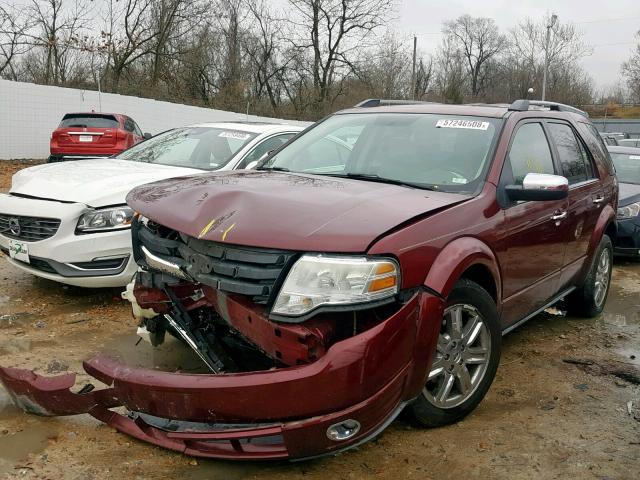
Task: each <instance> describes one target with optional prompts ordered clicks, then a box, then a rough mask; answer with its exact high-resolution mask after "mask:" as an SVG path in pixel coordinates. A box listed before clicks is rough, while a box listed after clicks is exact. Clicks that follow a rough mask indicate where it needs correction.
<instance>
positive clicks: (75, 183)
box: [10, 158, 201, 207]
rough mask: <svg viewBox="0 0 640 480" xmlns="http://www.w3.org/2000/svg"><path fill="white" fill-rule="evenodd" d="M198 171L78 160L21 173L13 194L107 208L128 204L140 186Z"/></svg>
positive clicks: (31, 168) (50, 164)
mask: <svg viewBox="0 0 640 480" xmlns="http://www.w3.org/2000/svg"><path fill="white" fill-rule="evenodd" d="M196 172H201V171H200V170H195V169H192V168H181V167H170V166H166V165H155V164H150V163H142V162H129V161H126V160H118V159H112V158H102V159H97V160H75V161H68V162H60V163H48V164H44V165H37V166H35V167H30V168H25V169H24V170H20V171H19V172H18V173H16V174H15V175H14V176H13V181H12V185H11V190H10V192H11V193H20V194H23V195H29V196H32V197H38V198H43V199H51V200H59V201H63V202H77V203H84V204H86V205H89V206H92V207H103V206H106V205H117V204H122V203H124V201H125V197H126V195H127V193H128V192H129V190H131V189H132V188H133V187H137V186H138V185H142V184H145V183H149V182H154V181H156V180H161V179H165V178H171V177H178V176H181V175H193V174H194V173H196Z"/></svg>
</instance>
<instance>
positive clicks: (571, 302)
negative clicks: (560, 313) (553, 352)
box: [565, 235, 613, 318]
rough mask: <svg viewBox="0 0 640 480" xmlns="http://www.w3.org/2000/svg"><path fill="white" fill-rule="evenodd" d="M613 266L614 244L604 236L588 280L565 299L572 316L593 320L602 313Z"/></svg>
mask: <svg viewBox="0 0 640 480" xmlns="http://www.w3.org/2000/svg"><path fill="white" fill-rule="evenodd" d="M612 266H613V244H612V243H611V239H610V238H609V237H608V236H607V235H603V236H602V240H600V245H598V249H597V250H596V254H595V256H594V258H593V263H592V265H591V269H590V270H589V273H588V274H587V278H586V279H585V281H584V283H583V284H582V285H581V286H580V287H579V288H577V289H576V290H574V291H573V292H571V293H570V294H569V295H567V298H566V299H565V300H566V304H567V309H568V311H569V312H570V313H571V314H574V315H579V316H583V317H589V318H592V317H597V316H598V315H600V314H601V313H602V310H604V305H605V303H607V296H608V295H609V287H610V286H611V271H612V270H613V269H612Z"/></svg>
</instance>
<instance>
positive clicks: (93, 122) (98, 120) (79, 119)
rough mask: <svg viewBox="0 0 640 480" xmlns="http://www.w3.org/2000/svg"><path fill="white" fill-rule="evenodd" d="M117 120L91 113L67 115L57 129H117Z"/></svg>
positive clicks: (112, 117)
mask: <svg viewBox="0 0 640 480" xmlns="http://www.w3.org/2000/svg"><path fill="white" fill-rule="evenodd" d="M119 126H120V125H119V124H118V120H116V117H114V116H113V115H100V114H93V113H68V114H66V115H65V116H64V117H63V118H62V121H61V122H60V125H59V126H58V128H118V127H119Z"/></svg>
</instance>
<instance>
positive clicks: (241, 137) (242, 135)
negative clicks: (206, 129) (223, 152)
mask: <svg viewBox="0 0 640 480" xmlns="http://www.w3.org/2000/svg"><path fill="white" fill-rule="evenodd" d="M218 136H219V137H222V138H235V139H237V140H246V139H247V138H249V137H250V136H251V135H250V134H248V133H242V132H232V131H230V130H226V131H224V132H220V133H219V134H218Z"/></svg>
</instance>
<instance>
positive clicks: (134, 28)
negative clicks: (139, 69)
mask: <svg viewBox="0 0 640 480" xmlns="http://www.w3.org/2000/svg"><path fill="white" fill-rule="evenodd" d="M152 2H153V0H121V1H119V0H107V18H106V23H107V25H106V28H105V31H104V32H103V34H102V37H103V39H104V45H105V49H106V50H107V52H108V68H109V69H110V70H111V77H112V81H113V85H112V88H113V90H114V91H116V92H117V91H118V90H119V87H120V80H121V79H122V75H123V74H124V72H125V70H126V69H127V68H128V67H129V66H131V65H132V64H133V63H134V62H135V61H136V60H138V59H140V58H142V57H144V56H146V55H149V54H151V53H152V52H153V48H154V46H155V39H156V36H157V34H158V31H157V29H154V28H153V25H152V23H151V6H152Z"/></svg>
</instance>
